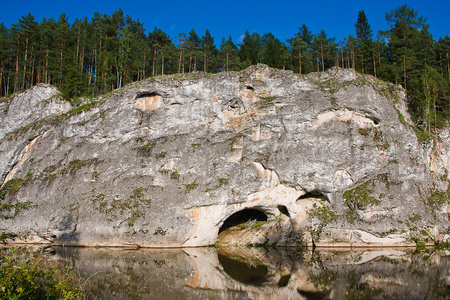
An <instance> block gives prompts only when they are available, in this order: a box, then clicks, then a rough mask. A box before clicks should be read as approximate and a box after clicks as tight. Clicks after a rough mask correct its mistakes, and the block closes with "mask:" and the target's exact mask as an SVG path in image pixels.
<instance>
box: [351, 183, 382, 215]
mask: <svg viewBox="0 0 450 300" xmlns="http://www.w3.org/2000/svg"><path fill="white" fill-rule="evenodd" d="M371 193H373V190H371V189H369V188H368V182H366V183H363V184H361V185H359V186H357V187H355V188H353V189H351V190H347V191H345V192H344V194H343V198H344V199H345V201H346V204H347V206H348V207H349V208H350V209H363V208H365V207H367V206H370V205H377V204H379V203H380V200H378V199H376V198H374V197H372V196H370V194H371Z"/></svg>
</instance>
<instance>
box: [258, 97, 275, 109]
mask: <svg viewBox="0 0 450 300" xmlns="http://www.w3.org/2000/svg"><path fill="white" fill-rule="evenodd" d="M276 98H277V97H276V96H270V97H260V99H261V100H259V101H258V104H257V106H258V108H259V109H266V108H269V107H273V100H275V99H276Z"/></svg>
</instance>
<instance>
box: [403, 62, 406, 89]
mask: <svg viewBox="0 0 450 300" xmlns="http://www.w3.org/2000/svg"><path fill="white" fill-rule="evenodd" d="M403 82H404V85H405V86H404V88H405V89H406V56H405V55H403Z"/></svg>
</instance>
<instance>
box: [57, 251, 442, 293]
mask: <svg viewBox="0 0 450 300" xmlns="http://www.w3.org/2000/svg"><path fill="white" fill-rule="evenodd" d="M413 251H414V250H413V249H412V250H411V249H387V250H363V249H359V250H353V251H349V250H348V249H347V250H342V251H336V250H333V251H329V250H327V251H324V250H321V251H314V252H311V251H306V250H301V249H288V250H285V251H282V250H280V249H266V248H245V249H234V250H233V249H219V250H218V251H217V250H216V249H214V248H185V249H158V250H149V249H140V250H125V249H108V248H98V249H92V248H58V249H57V255H58V256H59V257H62V258H63V259H65V260H66V261H67V262H69V263H72V264H73V265H74V266H75V267H76V268H77V270H78V271H79V273H80V274H81V275H82V276H83V277H85V278H87V280H88V282H89V283H90V284H91V286H92V290H93V292H92V295H91V298H93V299H94V298H100V299H112V298H114V299H423V298H424V297H426V298H427V299H449V298H450V288H449V287H450V252H448V251H447V252H446V251H440V252H436V251H434V250H433V251H431V250H430V251H423V252H420V253H413Z"/></svg>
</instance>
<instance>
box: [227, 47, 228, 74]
mask: <svg viewBox="0 0 450 300" xmlns="http://www.w3.org/2000/svg"><path fill="white" fill-rule="evenodd" d="M227 72H228V52H227Z"/></svg>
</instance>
